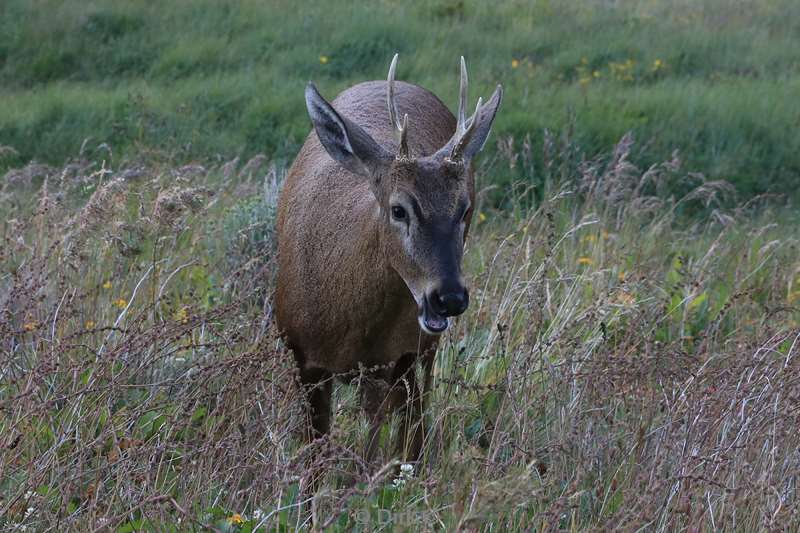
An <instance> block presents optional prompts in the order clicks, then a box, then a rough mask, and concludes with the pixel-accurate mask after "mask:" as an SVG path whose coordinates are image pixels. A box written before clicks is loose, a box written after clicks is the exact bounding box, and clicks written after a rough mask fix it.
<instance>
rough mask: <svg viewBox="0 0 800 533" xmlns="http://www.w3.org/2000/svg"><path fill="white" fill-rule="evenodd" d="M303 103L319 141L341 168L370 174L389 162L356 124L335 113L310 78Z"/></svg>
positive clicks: (386, 153)
mask: <svg viewBox="0 0 800 533" xmlns="http://www.w3.org/2000/svg"><path fill="white" fill-rule="evenodd" d="M306 107H307V108H308V116H309V117H311V122H313V123H314V130H315V131H316V132H317V137H318V138H319V141H320V143H321V144H322V146H323V147H324V148H325V151H327V152H328V154H329V155H330V156H331V157H332V158H333V159H334V160H336V161H337V162H339V164H340V165H342V166H343V167H344V168H346V169H347V170H349V171H350V172H353V173H354V174H359V175H361V176H364V177H370V178H372V177H374V176H375V175H376V174H377V173H379V172H380V170H381V169H382V168H384V167H386V166H388V165H389V163H390V161H391V160H392V156H391V155H390V154H389V153H388V152H387V151H386V150H384V149H383V148H382V147H381V145H379V144H378V143H377V142H375V139H373V138H372V137H371V136H370V135H369V134H368V133H367V132H365V131H364V130H363V129H361V127H360V126H359V125H358V124H354V123H353V122H351V121H349V120H347V119H346V118H344V117H343V116H341V115H340V114H339V113H337V112H336V110H335V109H333V107H332V106H331V105H330V104H329V103H328V102H327V101H326V100H325V99H324V98H323V97H322V96H321V95H320V94H319V92H318V91H317V88H316V87H315V86H314V84H313V83H311V82H309V84H308V85H307V86H306Z"/></svg>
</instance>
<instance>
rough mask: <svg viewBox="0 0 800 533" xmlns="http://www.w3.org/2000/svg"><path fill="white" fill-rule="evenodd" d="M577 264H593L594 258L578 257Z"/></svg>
mask: <svg viewBox="0 0 800 533" xmlns="http://www.w3.org/2000/svg"><path fill="white" fill-rule="evenodd" d="M578 264H579V265H586V266H591V265H593V264H594V260H592V258H591V257H579V258H578Z"/></svg>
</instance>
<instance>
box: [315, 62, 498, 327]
mask: <svg viewBox="0 0 800 533" xmlns="http://www.w3.org/2000/svg"><path fill="white" fill-rule="evenodd" d="M396 68H397V55H395V56H394V58H393V59H392V63H391V66H390V67H389V76H388V82H387V95H386V99H387V107H388V111H389V113H388V118H389V126H390V127H391V128H392V129H393V130H394V133H395V136H396V140H397V147H396V149H395V150H390V149H387V148H385V147H383V146H381V145H380V144H378V142H376V141H375V139H373V137H372V136H370V135H369V134H368V133H367V132H366V131H364V129H362V128H361V127H360V126H359V125H357V124H355V123H354V122H352V121H350V120H348V119H347V118H346V117H343V116H341V115H339V114H338V113H337V112H336V111H335V110H334V109H333V107H332V106H331V105H330V104H329V103H328V102H327V101H326V100H325V99H324V98H323V97H322V96H320V94H319V92H317V89H316V87H314V85H313V84H312V83H309V84H308V86H307V87H306V92H305V97H306V106H307V108H308V114H309V115H310V117H311V120H312V122H313V123H314V128H315V130H316V133H317V136H318V138H319V140H320V142H321V144H322V146H323V147H324V148H325V150H326V151H327V152H328V154H329V155H330V156H331V157H332V158H333V159H334V160H335V161H337V162H338V163H339V164H340V165H341V166H342V167H344V168H345V169H347V170H349V171H350V172H352V173H354V174H357V175H359V176H360V177H362V178H363V179H364V180H367V182H368V183H369V187H370V190H371V191H372V194H373V195H374V197H375V200H376V202H377V210H376V217H377V220H378V223H377V231H378V232H379V235H380V239H381V242H382V248H383V253H384V254H385V260H386V261H387V263H388V264H389V265H390V266H391V268H392V269H393V270H394V271H395V272H396V273H397V274H398V275H399V276H400V277H401V278H402V279H403V281H404V282H405V284H406V285H407V286H408V288H409V290H410V291H411V295H412V296H413V298H414V300H415V301H416V304H417V308H418V321H419V325H420V327H421V328H422V329H423V330H424V331H425V332H427V333H429V334H438V333H441V332H443V331H444V330H445V329H447V326H448V317H452V316H456V315H460V314H461V313H463V312H464V311H465V310H466V309H467V306H468V304H469V293H468V291H467V289H466V287H465V285H464V280H463V278H462V275H461V258H462V255H463V251H464V239H465V236H466V232H467V229H468V227H469V223H470V220H471V217H472V208H473V206H472V201H473V197H474V194H473V191H472V177H471V172H472V170H471V163H472V160H473V158H474V157H475V155H476V154H477V153H478V152H480V150H481V149H482V148H483V145H484V143H485V142H486V139H487V137H488V136H489V132H490V130H491V127H492V122H493V121H494V117H495V115H496V113H497V109H498V108H499V107H500V102H501V100H502V97H503V89H502V87H501V86H500V85H498V86H497V89H496V90H495V91H494V93H493V94H492V96H491V98H490V99H489V100H488V101H487V102H486V103H485V104H484V103H483V101H482V100H481V99H478V103H477V106H476V108H475V112H474V113H473V114H472V116H470V117H469V118H467V117H466V106H467V85H468V81H467V69H466V65H465V63H464V58H463V57H462V58H461V84H460V97H459V104H458V115H457V117H456V118H457V120H456V122H457V124H456V129H455V132H454V133H453V136H452V138H451V139H450V140H449V141H448V142H447V143H445V145H444V146H442V147H441V148H440V149H439V150H438V151H436V152H435V153H432V154H413V153H411V151H410V150H409V142H408V138H407V137H408V123H409V116H408V114H404V115H403V118H402V119H400V113H399V112H398V106H397V102H396V101H395V93H396V90H395V82H394V78H395V70H396ZM412 120H413V117H412ZM354 259H356V260H360V261H369V260H370V258H366V257H365V258H354Z"/></svg>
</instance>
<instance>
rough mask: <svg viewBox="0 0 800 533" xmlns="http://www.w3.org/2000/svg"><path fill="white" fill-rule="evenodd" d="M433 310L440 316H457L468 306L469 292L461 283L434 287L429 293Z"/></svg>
mask: <svg viewBox="0 0 800 533" xmlns="http://www.w3.org/2000/svg"><path fill="white" fill-rule="evenodd" d="M431 303H433V308H434V311H436V312H437V313H438V314H440V315H442V316H458V315H460V314H461V313H463V312H464V311H466V310H467V306H469V292H468V291H467V289H466V288H464V287H462V286H461V284H453V285H452V286H450V287H447V286H444V287H442V288H440V289H436V290H434V291H433V294H431Z"/></svg>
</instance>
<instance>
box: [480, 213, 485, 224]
mask: <svg viewBox="0 0 800 533" xmlns="http://www.w3.org/2000/svg"><path fill="white" fill-rule="evenodd" d="M478 220H480V221H481V222H485V221H486V215H484V214H483V213H478Z"/></svg>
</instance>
